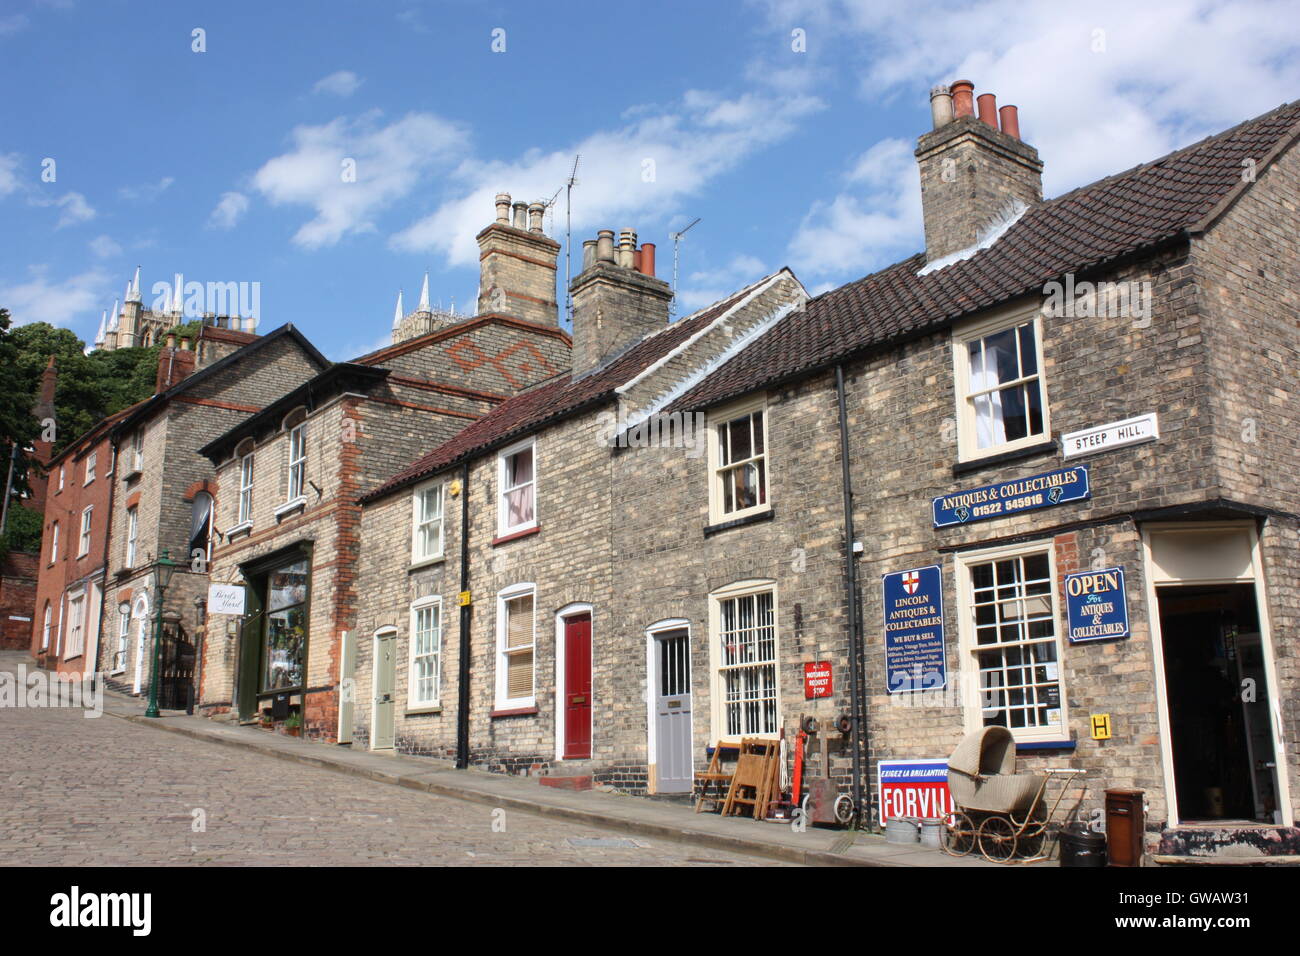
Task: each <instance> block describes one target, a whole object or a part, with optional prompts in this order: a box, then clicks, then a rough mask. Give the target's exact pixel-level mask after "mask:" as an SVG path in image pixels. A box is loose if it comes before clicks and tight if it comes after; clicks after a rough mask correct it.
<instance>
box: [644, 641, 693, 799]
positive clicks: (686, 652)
mask: <svg viewBox="0 0 1300 956" xmlns="http://www.w3.org/2000/svg"><path fill="white" fill-rule="evenodd" d="M654 650H655V654H654V658H655V668H654V673H652V674H651V675H650V681H651V687H650V692H651V693H652V694H653V695H654V702H655V756H654V759H655V792H656V793H690V792H691V786H692V784H693V782H694V779H695V768H694V764H693V761H692V760H691V660H690V635H689V634H688V633H687V631H686V630H684V629H683V630H680V631H665V632H664V633H662V634H657V635H655V648H654Z"/></svg>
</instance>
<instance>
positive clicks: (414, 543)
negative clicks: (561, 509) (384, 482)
mask: <svg viewBox="0 0 1300 956" xmlns="http://www.w3.org/2000/svg"><path fill="white" fill-rule="evenodd" d="M431 491H434V492H437V499H438V517H436V518H430V519H427V520H421V519H422V518H423V513H422V507H423V502H424V496H425V495H426V494H427V493H428V492H431ZM534 514H536V511H535V510H534ZM434 524H436V525H437V528H438V547H437V549H436V550H435V551H430V552H428V553H425V552H423V551H422V550H421V547H420V545H421V541H422V540H423V536H422V535H421V531H422V530H423V529H424V527H425V525H434ZM446 526H447V484H446V482H444V481H441V480H439V481H432V482H426V483H425V484H422V485H416V487H415V491H414V493H413V494H412V495H411V564H412V565H416V564H426V563H429V562H432V561H439V560H441V559H442V558H443V555H444V553H445V549H446Z"/></svg>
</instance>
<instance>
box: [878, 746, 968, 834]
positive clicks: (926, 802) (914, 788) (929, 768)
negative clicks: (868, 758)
mask: <svg viewBox="0 0 1300 956" xmlns="http://www.w3.org/2000/svg"><path fill="white" fill-rule="evenodd" d="M876 773H877V784H878V787H877V789H878V790H879V791H880V822H881V823H884V822H885V821H886V820H898V819H901V818H903V817H915V818H919V819H922V820H934V819H938V818H939V817H946V816H947V815H948V814H950V813H952V812H953V810H954V809H955V807H954V806H953V802H952V794H950V793H949V792H948V762H947V761H946V760H882V761H880V763H879V764H878V765H877V771H876Z"/></svg>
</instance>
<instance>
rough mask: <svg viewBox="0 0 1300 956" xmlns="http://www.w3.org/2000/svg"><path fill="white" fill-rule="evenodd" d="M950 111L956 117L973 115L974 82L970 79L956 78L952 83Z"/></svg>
mask: <svg viewBox="0 0 1300 956" xmlns="http://www.w3.org/2000/svg"><path fill="white" fill-rule="evenodd" d="M951 90H952V112H953V115H954V116H956V117H962V116H974V115H975V100H974V98H973V97H974V94H975V84H974V83H972V82H971V81H970V80H957V81H956V82H954V83H953V84H952V87H951Z"/></svg>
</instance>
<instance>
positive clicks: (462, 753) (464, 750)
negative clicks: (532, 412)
mask: <svg viewBox="0 0 1300 956" xmlns="http://www.w3.org/2000/svg"><path fill="white" fill-rule="evenodd" d="M460 474H461V477H460V593H461V598H460V600H461V601H462V602H464V600H465V594H466V592H468V591H469V462H465V465H464V467H463V468H462V469H461V473H460ZM471 610H472V608H471V606H470V605H469V604H465V603H462V604H461V606H460V668H459V677H458V679H457V687H456V768H457V769H458V770H464V769H465V768H466V767H468V766H469V655H470V646H469V633H470V612H471Z"/></svg>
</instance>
